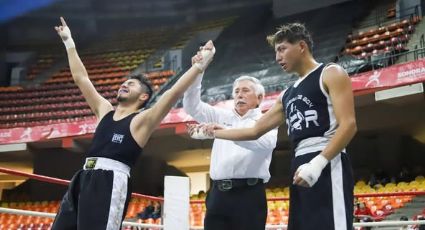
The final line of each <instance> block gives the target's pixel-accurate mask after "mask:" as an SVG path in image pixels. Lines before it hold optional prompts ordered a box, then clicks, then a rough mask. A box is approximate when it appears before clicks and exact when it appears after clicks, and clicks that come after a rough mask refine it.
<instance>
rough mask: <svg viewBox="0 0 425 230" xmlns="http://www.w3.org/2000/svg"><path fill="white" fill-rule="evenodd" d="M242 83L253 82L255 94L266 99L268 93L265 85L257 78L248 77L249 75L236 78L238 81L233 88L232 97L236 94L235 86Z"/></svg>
mask: <svg viewBox="0 0 425 230" xmlns="http://www.w3.org/2000/svg"><path fill="white" fill-rule="evenodd" d="M240 81H251V82H252V83H254V91H255V94H256V95H257V96H259V95H261V96H263V98H264V95H265V94H266V91H265V90H264V86H263V84H261V82H260V80H258V79H257V78H255V77H251V76H247V75H243V76H240V77H238V78H236V80H235V81H234V82H233V88H232V96H233V97H235V92H234V90H235V86H236V84H237V83H238V82H240Z"/></svg>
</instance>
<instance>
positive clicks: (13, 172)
mask: <svg viewBox="0 0 425 230" xmlns="http://www.w3.org/2000/svg"><path fill="white" fill-rule="evenodd" d="M0 172H3V173H7V174H11V175H15V176H22V177H28V178H31V179H35V180H39V181H44V182H49V183H53V184H61V185H69V180H63V179H58V178H54V177H48V176H43V175H37V174H32V173H26V172H21V171H16V170H13V169H7V168H3V167H0ZM131 196H132V197H136V198H144V199H148V200H153V201H160V202H163V201H164V198H161V197H155V196H148V195H142V194H139V193H134V192H133V193H132V194H131Z"/></svg>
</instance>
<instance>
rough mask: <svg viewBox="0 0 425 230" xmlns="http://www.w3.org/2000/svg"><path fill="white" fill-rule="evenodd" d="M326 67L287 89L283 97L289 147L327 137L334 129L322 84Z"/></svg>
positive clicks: (331, 111) (328, 99)
mask: <svg viewBox="0 0 425 230" xmlns="http://www.w3.org/2000/svg"><path fill="white" fill-rule="evenodd" d="M326 66H327V65H324V64H320V65H319V66H318V67H316V69H314V70H313V71H312V72H310V73H309V74H308V75H307V76H305V77H304V78H303V79H300V80H298V81H297V82H295V84H294V85H292V86H290V87H289V88H288V89H287V90H286V91H285V92H284V94H283V96H282V104H283V106H284V109H283V110H284V111H283V112H284V113H285V116H286V124H287V125H288V136H289V139H290V141H291V144H292V147H293V148H296V147H297V145H298V143H299V142H300V141H302V140H304V139H307V138H310V137H326V138H330V137H331V136H332V135H333V134H334V133H335V130H336V126H337V124H336V118H335V114H334V112H333V107H332V103H331V100H330V97H329V95H328V93H327V92H326V91H325V89H324V86H323V82H322V72H323V69H324V68H325V67H326Z"/></svg>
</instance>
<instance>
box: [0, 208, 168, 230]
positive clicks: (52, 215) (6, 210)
mask: <svg viewBox="0 0 425 230" xmlns="http://www.w3.org/2000/svg"><path fill="white" fill-rule="evenodd" d="M0 213H8V214H16V215H25V216H39V217H49V218H55V216H56V214H55V213H48V212H36V211H29V210H21V209H13V208H2V207H0ZM122 224H123V226H131V227H144V228H158V229H162V228H163V227H164V226H163V225H158V224H145V223H136V222H129V221H124V222H123V223H122Z"/></svg>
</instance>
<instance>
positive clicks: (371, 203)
mask: <svg viewBox="0 0 425 230" xmlns="http://www.w3.org/2000/svg"><path fill="white" fill-rule="evenodd" d="M412 191H421V192H425V179H424V177H423V176H417V177H416V178H415V180H413V181H410V182H399V183H397V184H396V183H388V184H386V185H385V186H383V185H376V186H374V187H373V188H372V187H371V186H369V185H367V184H366V182H365V181H358V182H357V183H356V184H355V188H354V193H355V194H357V195H359V194H374V195H376V194H384V193H393V192H412ZM266 194H267V198H288V197H289V188H288V187H275V188H268V189H267V190H266ZM413 198H414V196H411V195H409V196H374V197H359V198H357V202H364V203H365V204H366V206H367V207H368V208H369V209H370V210H371V212H372V217H373V219H374V220H375V221H380V220H382V219H384V218H385V216H387V215H390V214H391V213H393V212H394V211H395V210H396V209H399V208H401V207H403V206H404V205H405V204H406V203H408V202H410V201H411V200H412V199H413ZM191 200H205V194H203V195H200V196H198V195H192V196H191ZM59 204H60V203H59V201H42V202H2V203H1V207H7V208H16V209H24V210H31V211H40V212H50V213H55V212H57V211H58V208H59ZM147 204H148V200H146V199H141V198H133V199H132V200H131V201H130V203H129V206H128V211H127V214H126V219H132V220H134V219H135V218H137V213H139V212H141V211H142V210H144V208H145V207H146V206H147ZM267 206H268V214H267V224H270V225H277V224H287V223H288V215H289V201H288V200H275V201H268V202H267ZM205 212H206V207H205V203H192V204H191V205H190V223H191V225H192V226H202V225H203V220H204V217H205ZM418 215H425V209H424V213H420V214H418ZM138 221H139V222H143V223H156V224H159V223H160V219H156V220H153V219H147V220H144V221H142V220H138ZM51 223H52V219H50V218H40V217H33V216H28V217H26V216H22V215H12V214H3V213H0V229H9V228H12V229H21V230H24V229H30V228H31V229H34V228H40V229H48V228H49V227H50V224H51ZM1 227H3V228H1ZM128 229H131V228H128Z"/></svg>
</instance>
